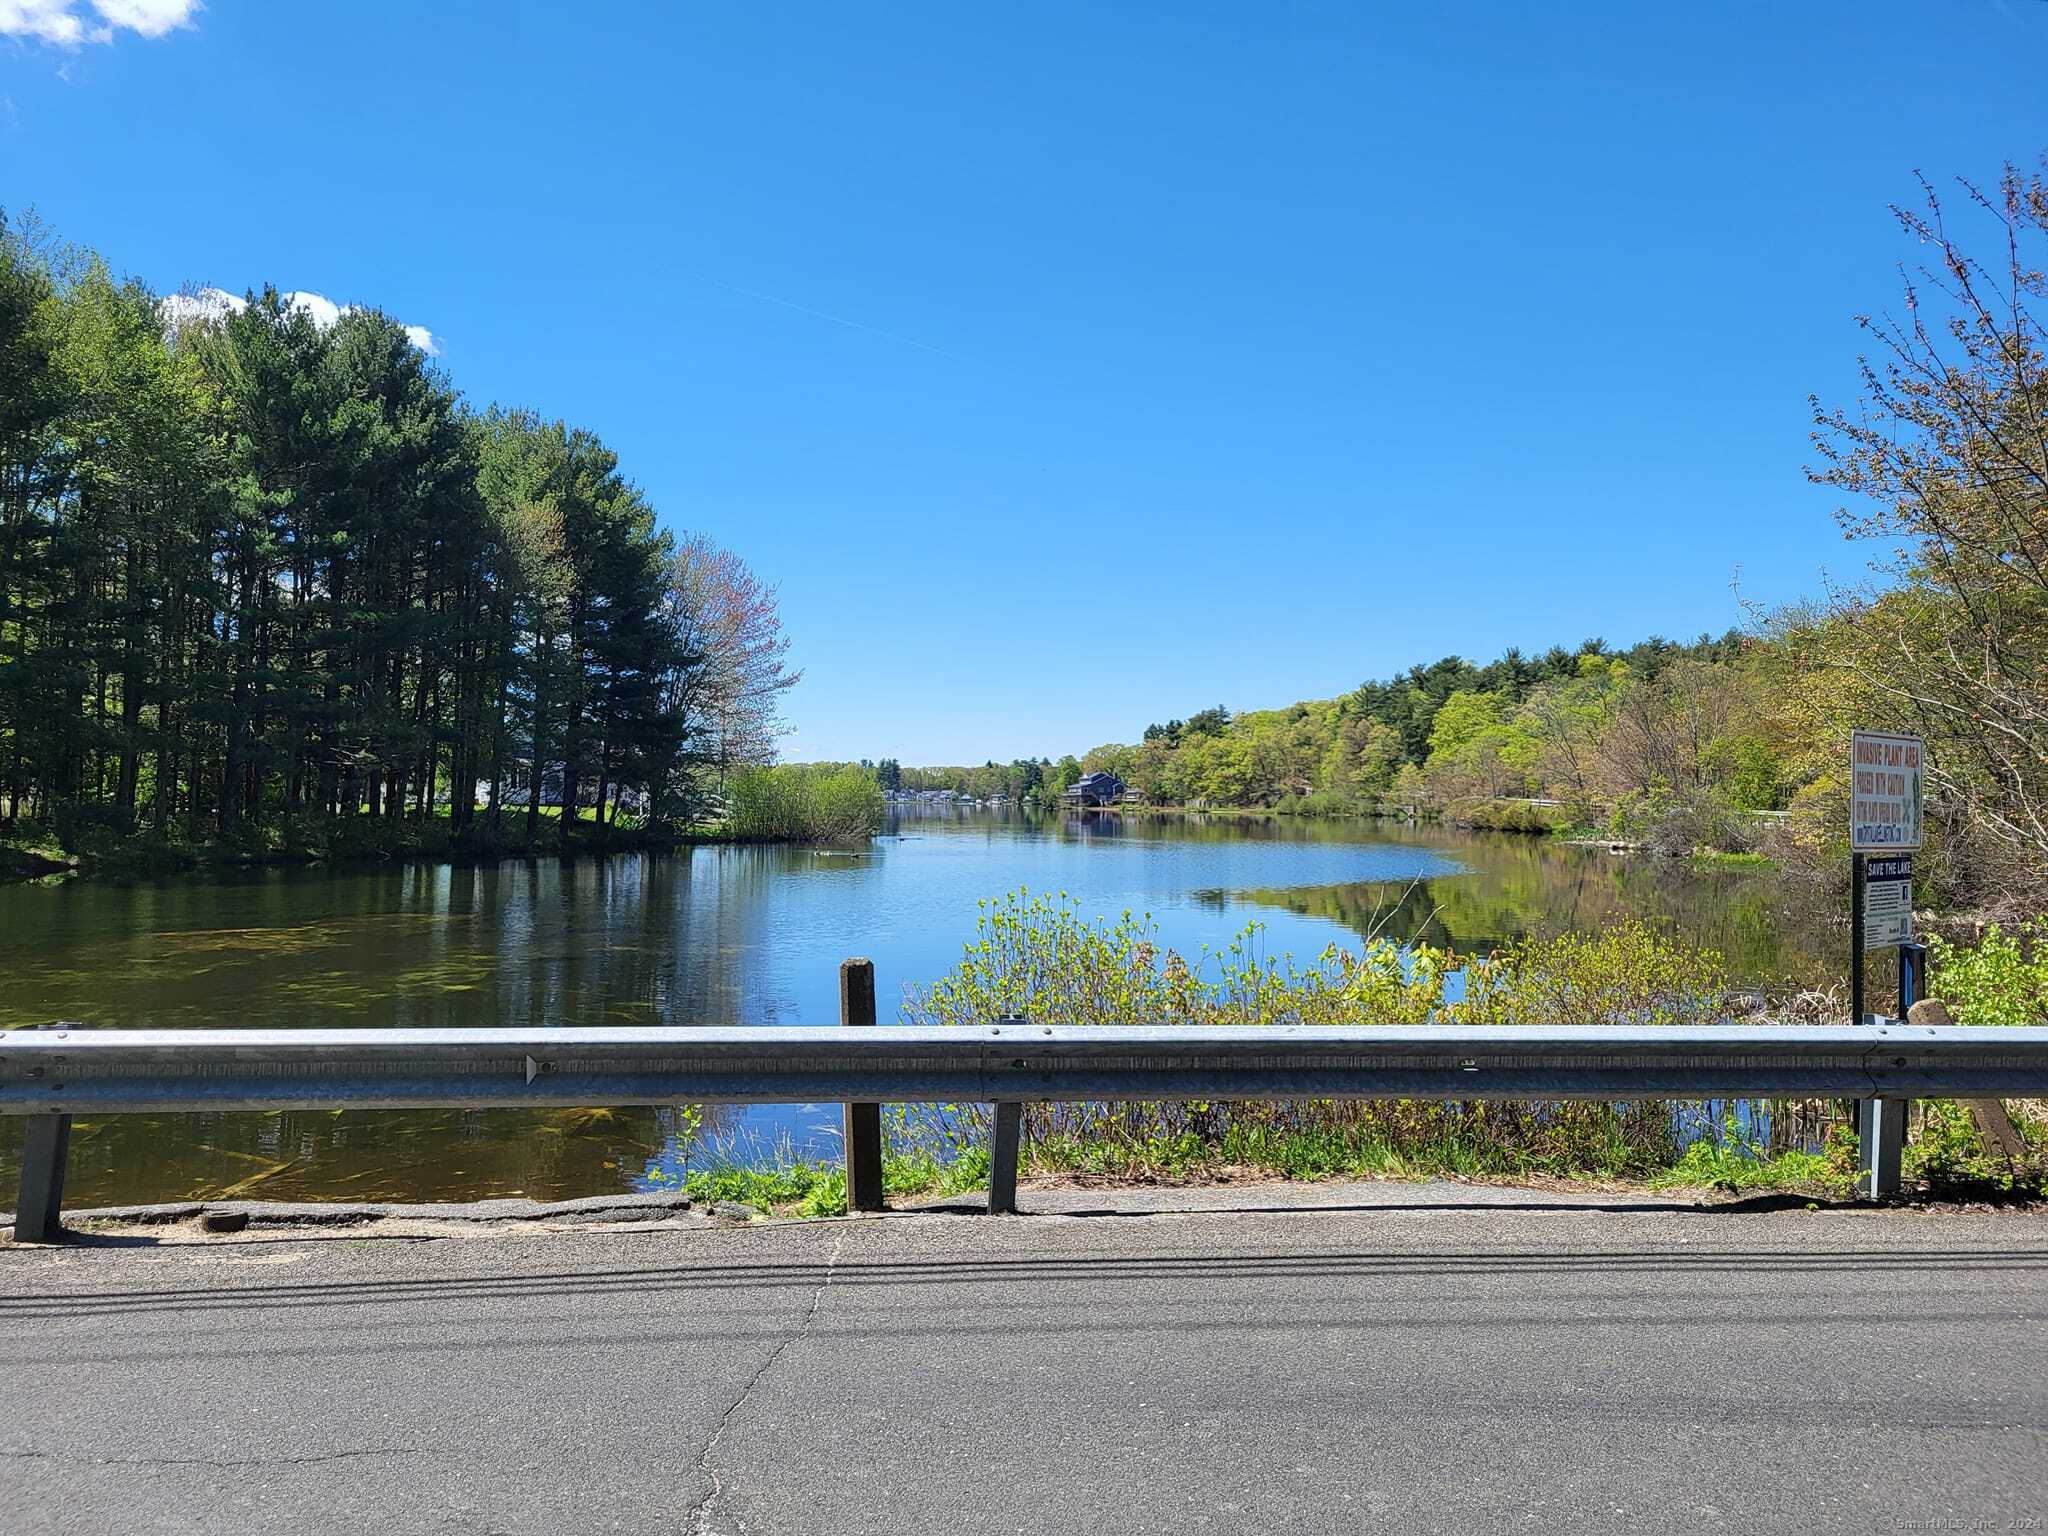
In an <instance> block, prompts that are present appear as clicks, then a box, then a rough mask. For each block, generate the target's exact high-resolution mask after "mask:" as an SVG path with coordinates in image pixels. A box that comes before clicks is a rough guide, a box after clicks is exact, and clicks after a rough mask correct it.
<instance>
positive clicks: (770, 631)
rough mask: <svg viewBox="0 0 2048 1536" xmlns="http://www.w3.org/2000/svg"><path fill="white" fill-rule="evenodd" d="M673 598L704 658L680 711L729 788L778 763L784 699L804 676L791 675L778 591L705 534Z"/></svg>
mask: <svg viewBox="0 0 2048 1536" xmlns="http://www.w3.org/2000/svg"><path fill="white" fill-rule="evenodd" d="M669 596H670V601H671V603H672V604H673V605H674V609H675V620H676V624H677V627H678V630H679V634H680V638H681V641H682V645H683V649H684V650H685V651H686V652H688V653H689V654H691V655H693V656H696V657H698V658H700V660H699V662H698V664H697V665H696V666H694V667H691V668H689V669H687V671H686V672H685V673H683V674H681V675H680V678H679V684H678V686H680V687H681V688H682V689H683V691H684V694H685V696H684V697H682V698H679V699H677V700H676V701H675V704H676V707H678V708H679V709H681V710H682V711H683V713H684V717H685V718H686V719H687V720H688V721H689V722H690V723H691V727H692V729H693V731H694V733H695V736H696V740H697V742H698V744H699V749H700V752H701V755H702V757H703V760H704V761H705V762H707V763H708V764H710V766H711V768H712V770H713V771H714V773H715V774H716V776H717V779H718V782H719V784H720V785H721V786H723V785H724V783H725V780H726V776H727V775H728V774H730V773H731V772H732V770H733V769H735V768H741V767H746V766H747V765H749V764H754V763H767V762H772V761H773V760H774V758H775V743H776V741H777V740H778V739H779V738H780V737H781V736H782V734H783V732H784V726H783V723H782V715H781V708H782V696H783V695H784V694H785V693H787V692H789V690H790V689H792V688H794V687H795V686H796V685H797V683H798V682H799V681H800V680H801V679H802V677H803V674H802V673H801V672H792V671H791V670H790V669H789V638H788V637H787V636H786V635H784V634H783V632H782V617H781V614H780V612H779V611H778V608H777V605H776V595H775V589H774V588H773V587H766V586H763V585H762V584H761V581H760V578H758V577H757V576H755V575H754V573H753V572H752V571H751V570H749V569H748V568H747V564H746V562H745V561H743V560H741V559H740V557H739V556H738V555H735V554H734V553H733V552H732V551H731V550H729V549H722V548H720V547H719V546H718V545H716V544H714V543H712V542H711V541H710V540H709V539H707V538H705V537H704V536H703V535H701V534H698V535H693V536H692V537H690V538H688V539H685V540H684V541H683V542H682V543H681V544H680V545H678V546H677V548H676V552H675V557H674V563H673V565H672V567H671V574H670V579H669Z"/></svg>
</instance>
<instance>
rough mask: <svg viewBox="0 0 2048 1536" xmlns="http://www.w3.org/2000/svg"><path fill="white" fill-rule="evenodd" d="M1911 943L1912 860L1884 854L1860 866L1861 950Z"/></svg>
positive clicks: (1901, 856) (1910, 857) (1905, 856)
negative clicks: (1861, 891) (1861, 871)
mask: <svg viewBox="0 0 2048 1536" xmlns="http://www.w3.org/2000/svg"><path fill="white" fill-rule="evenodd" d="M1912 942H1913V856H1912V855H1911V854H1910V853H1899V854H1887V855H1885V856H1883V857H1881V858H1875V859H1868V860H1865V861H1864V865H1863V947H1864V948H1865V949H1882V948H1884V947H1886V946H1887V945H1891V944H1910V943H1912Z"/></svg>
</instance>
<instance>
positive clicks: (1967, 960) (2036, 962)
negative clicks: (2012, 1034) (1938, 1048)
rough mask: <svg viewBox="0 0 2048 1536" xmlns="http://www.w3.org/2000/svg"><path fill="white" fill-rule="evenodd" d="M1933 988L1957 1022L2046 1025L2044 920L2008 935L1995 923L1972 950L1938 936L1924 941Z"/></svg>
mask: <svg viewBox="0 0 2048 1536" xmlns="http://www.w3.org/2000/svg"><path fill="white" fill-rule="evenodd" d="M1927 948H1928V952H1929V955H1930V957H1931V958H1932V959H1933V961H1934V974H1933V983H1934V985H1933V992H1934V995H1935V996H1936V997H1939V998H1940V999H1941V1000H1942V1001H1943V1002H1944V1003H1946V1004H1948V1007H1949V1012H1950V1013H1951V1014H1953V1015H1954V1017H1955V1021H1956V1022H1957V1023H1958V1024H2043V1023H2048V923H2044V922H2041V921H2038V920H2037V921H2035V922H2031V923H2027V924H2024V925H2023V926H2022V927H2021V930H2020V932H2019V933H2018V934H2009V933H2007V932H2005V931H2004V930H2003V929H2001V928H2000V927H1999V926H1998V925H1997V924H1996V923H1993V924H1992V925H1991V926H1990V928H1988V929H1986V930H1985V933H1984V937H1983V938H1982V939H1980V940H1979V941H1978V942H1977V944H1976V946H1975V947H1974V948H1965V947H1964V946H1962V945H1960V944H1952V943H1950V942H1949V941H1948V940H1946V939H1944V938H1942V937H1941V936H1940V935H1939V934H1936V935H1933V936H1932V937H1930V938H1929V939H1928V941H1927Z"/></svg>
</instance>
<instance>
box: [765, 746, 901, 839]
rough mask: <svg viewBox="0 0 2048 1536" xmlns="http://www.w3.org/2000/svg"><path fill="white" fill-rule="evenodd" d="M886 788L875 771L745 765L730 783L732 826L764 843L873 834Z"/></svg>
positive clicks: (855, 768)
mask: <svg viewBox="0 0 2048 1536" xmlns="http://www.w3.org/2000/svg"><path fill="white" fill-rule="evenodd" d="M882 807H883V801H882V786H881V785H880V784H879V783H877V782H876V780H875V775H874V773H873V771H872V770H871V769H866V768H860V767H854V766H847V767H818V766H814V765H811V764H808V763H777V764H775V765H773V766H772V767H766V768H742V769H741V770H740V771H739V772H738V773H735V774H734V775H733V776H732V778H731V779H730V780H729V781H728V783H727V785H726V829H727V831H728V832H729V833H730V834H731V835H732V836H733V837H735V838H740V839H745V840H751V841H759V842H799V843H805V842H826V841H830V840H833V839H839V838H861V837H868V836H871V835H873V834H874V833H875V832H876V831H878V830H879V829H880V827H881V825H882Z"/></svg>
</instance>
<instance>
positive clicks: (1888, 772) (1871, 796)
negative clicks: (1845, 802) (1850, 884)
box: [1849, 731, 1926, 853]
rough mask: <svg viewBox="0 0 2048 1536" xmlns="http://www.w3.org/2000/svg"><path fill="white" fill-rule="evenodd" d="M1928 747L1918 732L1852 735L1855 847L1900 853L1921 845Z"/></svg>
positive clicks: (1852, 831)
mask: <svg viewBox="0 0 2048 1536" xmlns="http://www.w3.org/2000/svg"><path fill="white" fill-rule="evenodd" d="M1925 759H1926V749H1925V748H1924V747H1923V746H1922V745H1921V743H1920V738H1919V737H1918V736H1897V735H1892V734H1889V733H1887V732H1884V731H1852V732H1850V734H1849V847H1850V848H1851V849H1852V850H1853V851H1854V852H1857V853H1900V852H1906V851H1909V850H1911V849H1914V848H1918V847H1919V846H1920V779H1921V770H1922V768H1923V766H1924V762H1925Z"/></svg>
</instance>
